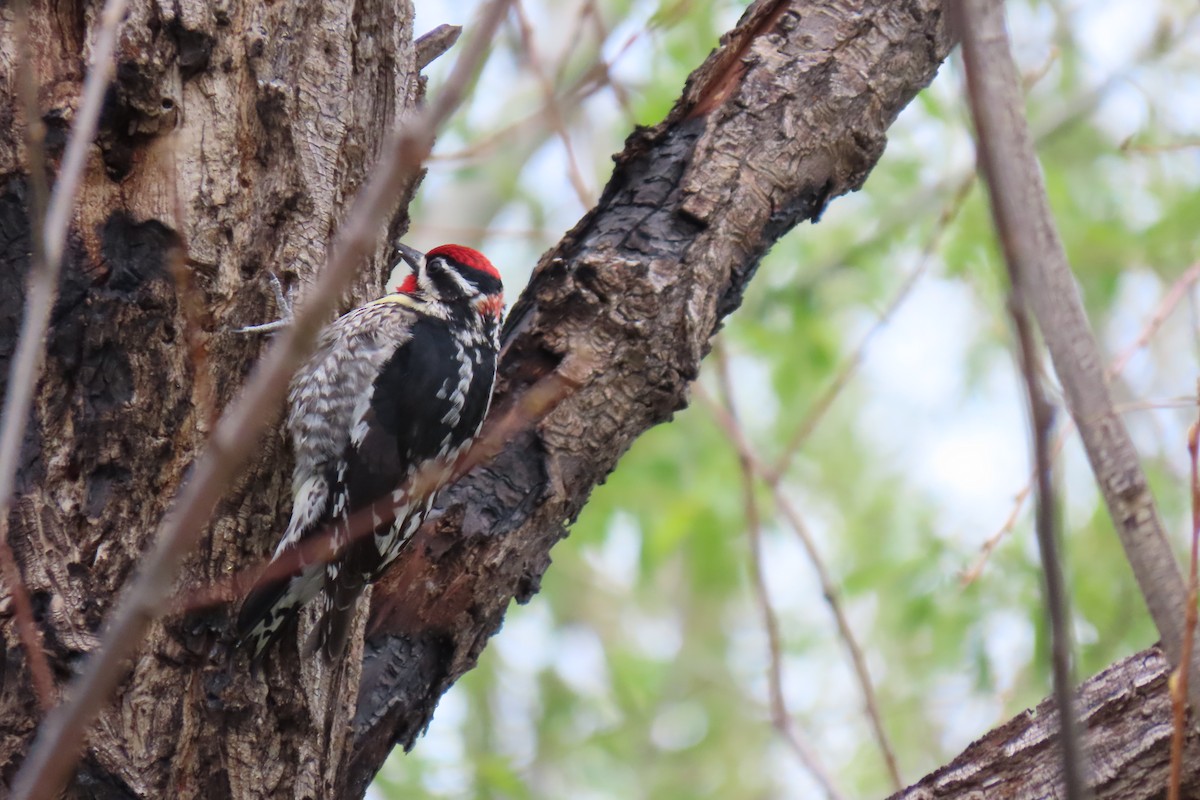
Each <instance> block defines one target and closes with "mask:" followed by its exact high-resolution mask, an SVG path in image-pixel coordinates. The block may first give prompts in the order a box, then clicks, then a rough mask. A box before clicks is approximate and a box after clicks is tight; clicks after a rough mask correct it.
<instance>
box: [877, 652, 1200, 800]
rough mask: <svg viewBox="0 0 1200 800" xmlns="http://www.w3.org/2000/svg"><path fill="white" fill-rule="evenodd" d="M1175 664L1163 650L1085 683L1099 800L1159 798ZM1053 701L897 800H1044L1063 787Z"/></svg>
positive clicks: (1092, 775) (1196, 772) (1193, 791)
mask: <svg viewBox="0 0 1200 800" xmlns="http://www.w3.org/2000/svg"><path fill="white" fill-rule="evenodd" d="M1170 673H1171V664H1170V663H1168V662H1167V659H1166V658H1164V657H1163V653H1162V651H1161V650H1159V649H1158V648H1157V647H1153V648H1150V649H1149V650H1143V651H1142V652H1140V653H1135V654H1134V655H1132V656H1130V657H1129V658H1126V659H1124V660H1122V661H1118V662H1117V663H1116V664H1113V665H1112V666H1110V667H1108V668H1107V669H1105V670H1104V671H1103V672H1101V673H1100V674H1099V675H1096V676H1094V677H1092V678H1089V679H1088V680H1086V681H1084V683H1083V685H1082V686H1081V687H1080V688H1079V691H1078V692H1077V693H1076V707H1077V708H1078V709H1079V721H1080V724H1081V726H1082V728H1083V736H1082V739H1083V746H1084V751H1085V752H1086V753H1087V756H1086V758H1085V762H1086V765H1087V768H1086V769H1085V770H1084V774H1085V775H1086V776H1087V783H1088V787H1089V788H1090V789H1091V790H1092V791H1093V792H1094V793H1095V797H1096V800H1154V799H1155V798H1161V797H1163V794H1164V788H1165V786H1166V782H1167V773H1168V770H1169V766H1170V760H1171V756H1170V749H1171V724H1170V719H1171V698H1170V690H1169V689H1168V683H1169V678H1170ZM1055 705H1056V702H1055V700H1054V699H1053V698H1050V699H1047V700H1044V701H1042V702H1041V703H1040V704H1039V705H1038V706H1037V707H1036V708H1033V709H1029V710H1027V711H1023V712H1021V713H1020V714H1018V715H1017V716H1015V717H1013V718H1012V719H1010V720H1009V721H1008V722H1006V723H1004V724H1003V725H999V726H997V727H995V728H993V729H992V730H990V731H988V732H987V733H986V734H984V735H983V737H981V738H980V739H979V740H978V741H977V742H975V743H973V744H972V745H971V746H970V747H968V748H967V749H966V750H964V751H963V752H962V753H961V754H960V755H959V756H958V757H957V758H955V759H954V760H953V761H951V762H950V763H949V764H947V765H946V766H944V767H941V768H940V769H938V770H936V771H934V772H932V773H930V774H929V775H927V776H926V777H924V778H922V779H921V780H920V781H919V782H917V783H915V784H913V785H912V786H910V787H908V788H907V789H905V790H904V791H903V792H898V793H896V794H894V795H892V797H891V798H890V799H889V800H951V798H953V799H954V800H974V799H975V798H981V797H1003V798H1004V799H1005V800H1043V798H1047V797H1058V796H1060V794H1059V793H1060V791H1061V788H1062V754H1061V751H1060V749H1059V746H1058V721H1059V717H1058V714H1057V713H1055ZM1183 764H1184V774H1183V796H1185V797H1196V796H1197V793H1198V792H1200V741H1198V740H1197V737H1196V735H1195V733H1194V732H1189V736H1188V740H1187V746H1186V750H1185V754H1184V759H1183Z"/></svg>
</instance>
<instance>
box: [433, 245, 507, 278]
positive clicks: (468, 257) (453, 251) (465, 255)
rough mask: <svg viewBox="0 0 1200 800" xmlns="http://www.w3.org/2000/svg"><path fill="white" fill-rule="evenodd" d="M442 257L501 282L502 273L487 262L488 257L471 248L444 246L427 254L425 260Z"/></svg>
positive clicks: (439, 246)
mask: <svg viewBox="0 0 1200 800" xmlns="http://www.w3.org/2000/svg"><path fill="white" fill-rule="evenodd" d="M436 256H441V257H442V258H448V259H450V260H451V261H457V262H458V263H459V264H462V265H463V266H465V267H470V268H471V269H477V270H479V271H480V272H483V273H486V274H488V275H491V276H492V277H493V278H495V279H496V280H500V272H499V271H498V270H497V269H496V268H495V267H493V266H492V262H490V261H488V260H487V256H485V255H484V254H483V253H481V252H479V251H478V250H473V249H471V248H470V247H464V246H463V245H461V244H443V245H438V246H437V247H435V248H433V249H432V250H430V251H429V252H428V253H426V254H425V258H427V259H429V258H434V257H436Z"/></svg>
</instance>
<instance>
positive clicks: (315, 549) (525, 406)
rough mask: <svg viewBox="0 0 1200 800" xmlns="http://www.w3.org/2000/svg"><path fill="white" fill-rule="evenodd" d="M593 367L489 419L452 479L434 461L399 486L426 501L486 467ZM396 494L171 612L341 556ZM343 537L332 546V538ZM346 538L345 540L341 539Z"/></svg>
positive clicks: (525, 395)
mask: <svg viewBox="0 0 1200 800" xmlns="http://www.w3.org/2000/svg"><path fill="white" fill-rule="evenodd" d="M594 366H595V365H594V364H593V363H592V362H591V361H590V360H588V359H586V358H583V357H579V356H573V357H572V359H571V363H570V364H569V365H568V363H567V362H564V363H563V364H562V365H560V367H559V369H557V370H555V371H554V372H552V373H550V374H549V375H547V376H545V377H543V378H541V379H539V380H538V382H537V383H535V384H533V385H532V386H530V387H528V388H525V389H523V390H522V392H521V395H520V397H519V399H518V400H517V402H516V403H515V404H514V405H513V406H512V407H510V408H509V409H508V410H506V411H503V412H501V413H499V414H493V415H491V416H489V417H488V419H487V422H486V423H485V424H484V428H483V431H482V432H481V433H480V435H479V437H478V438H477V439H476V440H475V441H474V442H473V443H472V445H471V447H470V448H469V449H468V450H467V452H466V453H464V454H463V455H462V457H460V458H459V459H458V460H457V461H456V462H455V463H454V465H453V469H452V472H451V475H450V477H449V478H448V479H445V478H444V472H445V470H444V468H443V465H442V464H441V463H431V464H428V465H426V466H425V467H423V468H422V469H420V470H418V471H417V472H416V473H415V474H413V475H412V476H411V477H409V478H408V479H407V480H405V481H404V482H403V483H401V484H400V485H399V486H397V487H395V488H396V489H397V490H402V491H404V492H405V494H407V495H408V496H410V497H422V496H425V495H428V494H430V493H431V492H433V491H435V490H436V489H438V487H439V486H443V485H445V486H449V485H450V484H453V483H454V482H455V481H457V480H458V479H459V478H461V477H463V476H464V475H466V474H467V473H468V472H470V471H471V470H473V469H475V468H476V467H478V466H481V465H483V464H487V463H488V462H490V461H491V460H492V459H494V458H495V457H496V456H497V455H499V454H500V452H501V451H502V450H503V449H504V446H505V445H506V444H507V443H508V442H510V441H512V440H513V439H514V438H515V437H516V436H517V435H518V434H520V433H521V432H523V431H526V430H529V429H531V428H533V427H534V426H535V425H537V424H538V423H539V422H541V421H542V420H543V419H545V418H546V416H547V415H548V414H550V412H552V411H553V410H554V409H555V408H557V407H558V405H559V404H560V403H562V402H563V401H564V400H566V399H567V398H568V397H570V396H571V394H573V393H574V392H575V391H576V390H578V389H579V388H580V386H582V385H583V382H584V380H585V377H586V375H587V374H588V373H590V372H591V371H592V370H593V369H594ZM392 496H393V492H392V491H388V492H386V493H384V494H383V495H380V496H379V497H378V498H376V499H374V500H372V501H371V502H370V503H368V504H367V505H366V506H364V507H363V508H361V509H359V510H358V511H356V512H354V513H352V514H351V515H350V517H349V519H348V520H347V521H346V522H345V523H338V526H335V525H332V524H331V525H329V526H328V527H326V528H325V529H324V530H322V531H320V532H319V533H317V534H314V535H312V536H310V537H307V538H306V539H305V540H304V541H303V542H301V543H300V545H299V546H298V547H296V548H294V549H292V550H290V551H288V552H286V553H284V554H282V555H280V557H279V558H274V557H273V556H267V557H266V558H264V559H263V560H262V561H261V562H259V563H257V564H254V565H252V566H250V567H247V568H245V569H243V570H240V571H239V572H238V573H236V574H235V575H233V576H231V577H229V578H228V579H223V580H218V581H213V582H211V583H209V584H207V585H206V586H204V587H202V588H200V589H198V590H196V589H193V590H190V591H189V592H188V593H187V594H186V595H183V596H179V597H176V598H174V599H173V600H172V601H171V607H170V610H169V611H168V613H170V614H183V613H189V612H193V611H198V610H201V609H204V608H207V607H209V606H213V605H218V604H224V603H230V602H233V601H236V600H239V599H241V598H243V597H245V596H246V594H247V593H248V592H249V591H250V589H251V588H253V587H254V586H255V585H256V584H259V583H267V582H271V581H274V580H277V579H279V578H282V577H285V576H289V575H292V574H295V573H296V572H297V571H298V570H300V569H301V568H303V567H307V566H311V565H313V564H321V563H327V562H329V561H331V560H333V559H335V558H337V557H338V556H339V555H340V554H341V553H342V552H344V549H345V548H346V547H348V546H349V545H350V544H351V543H353V542H355V541H357V540H358V539H360V538H362V537H363V536H367V535H369V534H372V533H374V532H375V531H377V530H379V529H380V527H381V526H386V525H389V524H391V523H392V522H393V521H394V520H395V515H396V504H395V503H394V502H393V501H392V499H391V498H392ZM335 536H336V537H339V541H338V543H337V544H338V547H340V548H341V549H336V548H335V547H334V541H333V539H334V537H335ZM341 537H344V540H343V538H341Z"/></svg>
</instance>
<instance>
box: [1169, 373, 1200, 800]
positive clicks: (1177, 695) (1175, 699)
mask: <svg viewBox="0 0 1200 800" xmlns="http://www.w3.org/2000/svg"><path fill="white" fill-rule="evenodd" d="M1196 390H1197V400H1200V384H1198V385H1197V387H1196ZM1198 436H1200V420H1197V421H1196V422H1193V423H1192V425H1191V427H1190V428H1188V455H1189V457H1190V460H1191V465H1192V480H1191V489H1192V558H1191V562H1190V564H1189V567H1188V601H1187V618H1186V620H1185V621H1184V628H1183V654H1182V657H1181V658H1180V659H1179V664H1178V665H1177V666H1176V667H1175V670H1174V672H1173V673H1172V676H1171V677H1172V680H1171V682H1170V687H1171V708H1172V716H1173V717H1174V719H1173V720H1172V722H1173V724H1174V728H1175V729H1174V731H1173V732H1172V734H1171V777H1170V780H1169V781H1168V783H1167V800H1180V798H1181V797H1182V795H1181V794H1180V784H1181V783H1182V781H1183V742H1184V737H1185V736H1186V735H1187V725H1186V722H1187V693H1188V670H1187V669H1186V668H1185V666H1186V665H1187V664H1188V663H1189V662H1190V661H1191V658H1192V647H1193V645H1194V638H1195V631H1196V614H1197V609H1196V602H1197V594H1198V593H1200V586H1198V584H1200V580H1198V578H1197V562H1198V561H1200V469H1198V468H1197V452H1196V451H1197V443H1196V439H1197V437H1198Z"/></svg>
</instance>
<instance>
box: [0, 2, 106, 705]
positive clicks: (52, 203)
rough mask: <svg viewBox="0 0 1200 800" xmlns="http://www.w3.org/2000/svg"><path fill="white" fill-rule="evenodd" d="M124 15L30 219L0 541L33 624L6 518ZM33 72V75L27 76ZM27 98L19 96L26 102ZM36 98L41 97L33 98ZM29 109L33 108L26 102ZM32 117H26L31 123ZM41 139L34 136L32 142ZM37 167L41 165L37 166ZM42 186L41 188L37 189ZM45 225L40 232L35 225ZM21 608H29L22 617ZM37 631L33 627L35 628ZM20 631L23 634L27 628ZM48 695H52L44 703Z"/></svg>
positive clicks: (42, 684)
mask: <svg viewBox="0 0 1200 800" xmlns="http://www.w3.org/2000/svg"><path fill="white" fill-rule="evenodd" d="M124 14H125V0H108V2H107V3H106V4H105V6H104V11H103V13H102V14H101V22H100V30H99V31H98V33H97V35H96V46H95V48H94V51H93V52H94V56H95V58H94V61H93V63H92V67H91V70H90V71H89V73H88V77H87V80H86V81H85V83H84V86H83V99H82V101H81V102H80V106H79V112H78V114H77V115H76V118H75V124H74V126H73V127H72V130H71V136H70V139H69V140H68V141H67V149H66V154H65V156H64V158H63V163H62V168H61V169H60V170H59V173H58V180H57V181H56V182H55V184H54V191H53V193H52V194H51V195H50V199H49V201H48V203H47V206H46V211H45V217H44V219H42V220H38V219H37V217H38V215H39V211H40V209H39V208H38V207H37V204H38V202H39V198H37V197H36V196H35V198H34V213H33V214H31V215H30V222H31V225H34V226H36V227H31V232H32V237H33V239H34V243H33V264H32V266H31V268H30V271H29V287H28V292H27V295H26V301H25V317H24V318H23V319H22V320H21V335H20V338H19V340H18V341H17V351H16V354H15V355H14V357H13V360H12V365H11V367H10V368H9V374H8V390H7V396H6V397H5V398H4V415H3V420H2V421H0V533H2V534H3V535H2V536H0V539H3V541H4V546H3V547H2V548H0V550H2V551H3V553H4V555H5V558H4V560H5V561H6V562H8V563H6V564H5V572H6V573H7V577H6V580H7V581H8V582H9V583H11V584H12V585H11V589H12V592H13V600H14V602H15V603H16V604H17V611H18V613H19V614H22V613H24V614H25V615H28V618H29V619H30V620H32V609H31V608H30V607H29V605H28V596H27V595H26V593H25V588H24V583H23V582H22V580H21V576H20V571H19V570H18V569H17V564H16V559H15V557H13V554H12V549H11V547H10V546H9V545H8V516H9V514H8V510H9V506H10V504H11V503H12V494H13V486H14V484H15V482H16V475H17V463H18V462H19V461H20V455H21V443H22V441H23V440H24V438H25V425H26V423H27V421H28V419H29V412H30V408H31V407H32V405H33V392H34V389H35V388H36V387H37V383H38V378H39V376H40V375H41V372H42V360H43V358H44V351H43V344H44V342H45V339H46V329H47V328H48V327H49V325H50V312H51V310H52V309H53V307H54V298H55V295H56V294H57V289H58V275H59V272H60V271H61V270H62V256H63V251H64V250H65V249H66V241H67V227H68V226H69V225H70V222H71V213H72V209H73V208H74V207H75V195H76V194H77V193H78V191H79V180H80V177H81V176H82V175H83V168H84V166H85V164H86V163H87V154H88V150H89V148H90V147H91V143H92V140H93V139H95V138H96V127H97V124H98V122H99V119H100V107H101V105H103V100H104V94H105V91H106V90H107V88H108V81H109V77H110V75H111V74H112V69H113V64H112V62H113V51H114V50H115V49H116V43H117V30H118V28H119V26H120V23H121V18H122V17H123V16H124ZM26 72H28V70H26ZM26 91H27V90H23V91H22V94H23V95H24V94H26ZM35 91H36V90H35ZM26 102H28V101H26ZM32 105H33V110H34V113H33V114H32V116H33V117H34V118H35V119H36V121H33V120H27V124H29V125H31V126H35V128H34V129H35V130H36V126H37V125H39V124H40V123H41V114H40V113H37V112H36V107H37V100H36V97H35V98H34V100H33V104H32ZM29 111H30V109H29V108H28V107H27V109H26V113H27V116H29ZM33 135H35V136H36V134H33ZM41 152H42V150H41V149H40V148H36V147H35V148H31V149H30V150H29V152H28V153H27V157H28V158H31V159H32V160H31V161H30V162H29V167H30V178H31V185H32V187H33V189H34V192H35V195H36V194H37V193H41V197H43V198H44V197H45V175H46V172H45V163H44V159H42V158H40V157H39V153H41ZM34 161H37V162H41V163H36V164H35V163H34ZM39 185H40V187H41V188H39ZM39 221H40V222H42V224H41V225H40V226H37V223H38V222H39ZM22 604H24V606H25V608H24V611H22V608H21V606H22ZM30 624H32V623H30ZM21 627H22V628H24V627H25V626H24V625H22V626H21ZM29 633H30V632H29V631H25V632H23V633H22V635H21V638H22V641H23V642H24V643H25V647H26V649H27V651H28V655H29V658H30V665H31V668H32V670H33V675H34V678H35V680H36V681H38V694H39V697H43V699H45V700H48V699H49V698H50V696H51V695H50V694H49V693H48V690H49V691H52V687H51V686H48V685H46V684H47V683H48V682H49V674H50V673H49V665H48V664H46V659H45V653H44V652H42V649H41V645H40V644H39V643H38V642H37V639H36V631H33V632H32V633H33V635H34V638H33V640H32V641H30V640H29V639H28V638H27V637H28V635H29ZM43 692H47V693H46V694H45V695H44V696H43Z"/></svg>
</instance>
